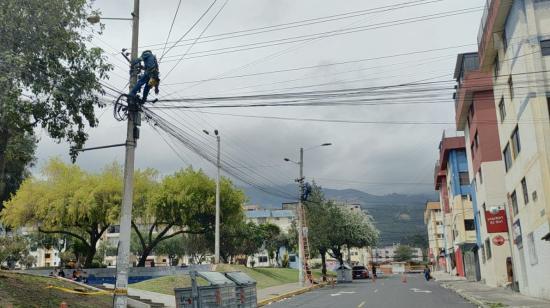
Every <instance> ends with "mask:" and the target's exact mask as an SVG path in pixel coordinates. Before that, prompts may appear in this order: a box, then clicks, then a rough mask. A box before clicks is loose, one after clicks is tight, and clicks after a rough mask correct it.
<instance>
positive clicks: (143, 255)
mask: <svg viewBox="0 0 550 308" xmlns="http://www.w3.org/2000/svg"><path fill="white" fill-rule="evenodd" d="M151 251H153V248H152V247H151V245H149V246H147V247H145V248H144V249H143V252H142V253H141V256H140V257H139V262H138V264H137V267H145V261H147V257H148V256H149V255H150V254H151Z"/></svg>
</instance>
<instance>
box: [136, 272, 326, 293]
mask: <svg viewBox="0 0 550 308" xmlns="http://www.w3.org/2000/svg"><path fill="white" fill-rule="evenodd" d="M216 271H218V272H232V271H241V272H244V273H246V274H247V275H249V276H250V277H252V279H254V280H256V282H257V285H256V286H257V288H258V289H264V288H269V287H273V286H277V285H281V284H285V283H293V282H298V270H296V269H291V268H262V267H260V268H249V267H245V266H242V265H232V264H219V265H218V266H217V268H216ZM331 274H332V273H329V275H331ZM313 276H314V277H315V278H316V279H319V277H321V271H320V270H314V271H313ZM201 283H205V282H204V281H202V282H201V281H199V284H201ZM189 286H191V279H190V278H189V276H166V277H160V278H156V279H151V280H146V281H142V282H139V283H135V284H132V285H131V286H130V287H132V288H136V289H142V290H146V291H152V292H158V293H164V294H170V295H172V294H174V288H184V287H189Z"/></svg>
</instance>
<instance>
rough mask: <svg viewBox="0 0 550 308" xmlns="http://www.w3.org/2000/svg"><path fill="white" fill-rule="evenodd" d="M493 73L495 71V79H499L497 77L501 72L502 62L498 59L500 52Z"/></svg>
mask: <svg viewBox="0 0 550 308" xmlns="http://www.w3.org/2000/svg"><path fill="white" fill-rule="evenodd" d="M493 73H494V75H495V76H494V77H495V79H497V78H498V75H499V74H500V62H499V60H498V54H497V55H496V57H495V63H494V72H493Z"/></svg>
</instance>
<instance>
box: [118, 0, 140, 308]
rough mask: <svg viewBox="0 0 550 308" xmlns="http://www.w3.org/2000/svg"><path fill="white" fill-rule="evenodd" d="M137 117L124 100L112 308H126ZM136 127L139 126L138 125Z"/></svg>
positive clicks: (134, 73) (136, 20) (135, 39)
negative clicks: (125, 115) (121, 187)
mask: <svg viewBox="0 0 550 308" xmlns="http://www.w3.org/2000/svg"><path fill="white" fill-rule="evenodd" d="M132 19H133V22H132V53H131V59H132V60H135V59H137V57H138V35H139V0H134V10H133V12H132ZM136 82H137V71H136V70H134V69H132V70H131V74H130V89H131V88H132V87H133V86H134V85H135V84H136ZM140 116H141V115H140V113H139V111H138V108H137V105H136V102H135V101H134V100H133V99H132V98H129V99H128V126H127V129H126V158H125V160H124V194H123V197H122V208H121V212H120V231H119V232H120V236H119V241H118V252H117V260H116V283H115V294H114V307H120V308H126V306H127V304H128V268H129V263H130V234H131V228H132V226H131V223H132V198H133V190H134V187H133V181H134V180H133V179H134V160H135V151H136V137H137V136H136V135H137V127H136V123H139V122H140ZM138 125H139V124H138Z"/></svg>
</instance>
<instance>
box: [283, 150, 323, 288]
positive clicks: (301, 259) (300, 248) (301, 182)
mask: <svg viewBox="0 0 550 308" xmlns="http://www.w3.org/2000/svg"><path fill="white" fill-rule="evenodd" d="M330 145H332V143H330V142H327V143H323V144H320V145H316V146H313V147H309V148H307V149H305V150H306V151H307V150H311V149H314V148H317V147H326V146H330ZM284 161H286V162H291V163H295V164H297V165H298V166H299V167H300V177H299V178H298V179H297V180H296V182H298V185H299V187H300V198H299V199H298V207H297V208H296V213H297V214H298V281H299V282H300V286H303V285H304V267H303V262H304V226H303V223H304V222H302V211H303V209H302V201H303V200H302V199H303V196H304V148H300V160H299V161H297V162H296V161H293V160H291V159H290V158H285V159H284Z"/></svg>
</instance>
